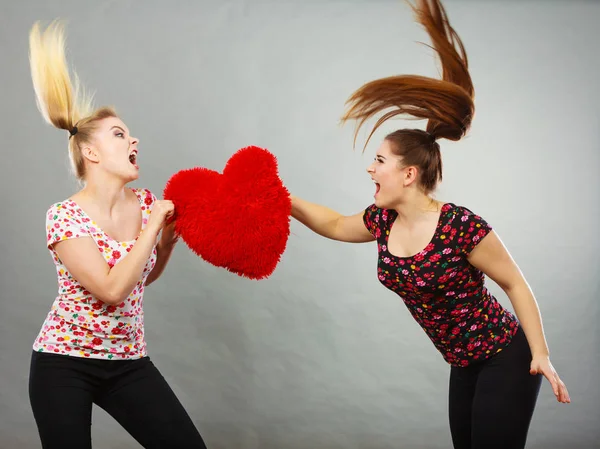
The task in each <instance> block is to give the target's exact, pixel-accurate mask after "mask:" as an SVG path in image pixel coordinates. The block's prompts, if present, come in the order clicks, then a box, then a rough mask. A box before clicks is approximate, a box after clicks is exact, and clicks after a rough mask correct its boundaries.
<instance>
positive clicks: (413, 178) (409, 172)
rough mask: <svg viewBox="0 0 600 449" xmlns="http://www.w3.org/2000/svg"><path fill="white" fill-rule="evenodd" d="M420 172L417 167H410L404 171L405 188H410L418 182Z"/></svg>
mask: <svg viewBox="0 0 600 449" xmlns="http://www.w3.org/2000/svg"><path fill="white" fill-rule="evenodd" d="M418 174H419V171H418V170H417V167H414V166H410V167H406V168H405V169H404V187H409V186H410V185H412V184H414V183H415V182H417V176H418Z"/></svg>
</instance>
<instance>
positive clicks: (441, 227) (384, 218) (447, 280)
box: [363, 203, 518, 366]
mask: <svg viewBox="0 0 600 449" xmlns="http://www.w3.org/2000/svg"><path fill="white" fill-rule="evenodd" d="M397 216H398V213H397V212H396V211H395V210H389V209H380V208H377V207H376V206H375V205H371V206H369V207H368V208H367V209H366V210H365V212H364V215H363V221H364V223H365V226H366V227H367V229H368V230H369V232H370V233H371V234H373V236H374V237H376V239H377V246H378V251H379V258H378V262H377V276H378V278H379V281H380V282H381V283H382V284H383V285H384V286H385V287H387V288H388V289H390V290H392V291H393V292H395V293H397V294H398V295H399V296H400V297H401V298H402V299H403V300H404V303H405V304H406V306H407V307H408V310H409V311H410V313H411V314H412V316H413V317H414V319H415V320H417V322H418V323H419V324H420V325H421V327H422V328H423V330H424V331H425V332H426V333H427V335H428V336H429V338H430V339H431V341H432V342H433V344H434V345H435V347H436V348H437V349H438V351H440V353H441V354H442V356H443V357H444V359H445V360H446V361H447V362H448V363H449V364H451V365H455V366H467V365H469V364H471V363H473V362H474V361H477V360H484V359H487V358H488V357H491V356H492V355H493V354H495V353H497V352H499V351H501V350H502V349H503V348H505V347H506V346H508V344H509V343H510V341H511V339H512V337H513V335H514V334H515V333H516V331H517V328H518V322H517V319H516V317H515V316H514V315H513V314H512V313H510V311H508V310H506V309H504V308H503V307H502V306H501V305H500V304H499V303H498V301H497V300H496V298H495V297H494V296H493V295H492V294H491V293H490V292H489V291H488V289H487V288H486V287H485V286H484V278H485V275H484V274H483V273H482V272H481V271H480V270H478V269H476V268H475V267H474V266H473V265H471V264H470V263H469V262H468V260H467V256H468V254H469V253H470V252H471V251H472V250H473V248H475V246H476V245H477V243H478V242H480V241H481V239H482V238H483V237H485V236H486V235H487V234H488V233H489V232H490V231H491V230H492V227H491V226H490V225H489V224H488V223H487V222H486V221H485V220H484V219H483V218H481V217H480V216H478V215H476V214H474V213H473V212H471V211H470V210H468V209H467V208H465V207H461V206H456V205H455V204H452V203H446V204H444V205H443V206H442V211H441V214H440V218H439V221H438V224H437V227H436V231H435V234H434V236H433V238H432V239H431V241H430V242H429V244H428V245H427V246H426V247H425V248H424V249H423V250H421V251H420V252H419V253H418V254H416V255H414V256H411V257H396V256H394V255H392V254H390V253H389V252H388V248H387V242H388V237H389V234H390V229H391V227H392V224H393V223H394V220H395V219H396V217H397Z"/></svg>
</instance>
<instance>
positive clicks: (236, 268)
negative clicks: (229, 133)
mask: <svg viewBox="0 0 600 449" xmlns="http://www.w3.org/2000/svg"><path fill="white" fill-rule="evenodd" d="M164 198H165V199H168V200H171V201H173V203H174V204H175V220H176V221H175V230H176V232H177V233H178V234H179V235H180V236H181V238H182V240H183V241H184V242H185V243H186V245H187V246H188V247H189V248H190V249H191V250H192V251H193V252H194V253H195V254H197V255H198V256H200V257H201V258H202V259H204V260H205V261H206V262H208V263H210V264H212V265H215V266H217V267H221V268H225V269H227V270H229V271H230V272H232V273H235V274H237V275H239V276H243V277H246V278H249V279H264V278H267V277H269V276H270V275H271V274H272V273H273V272H274V271H275V268H276V267H277V265H278V263H279V261H280V260H281V256H282V254H283V252H284V251H285V249H286V246H287V241H288V238H289V235H290V216H291V209H292V203H291V199H290V194H289V192H288V190H287V189H286V188H285V186H284V185H283V183H282V181H281V179H280V178H279V174H278V166H277V159H276V157H275V156H274V155H273V154H272V153H270V152H269V151H267V150H265V149H263V148H259V147H256V146H249V147H245V148H242V149H240V150H238V151H237V152H236V153H235V154H233V156H231V158H230V159H229V160H228V161H227V163H226V165H225V168H224V169H223V173H222V174H221V173H218V172H217V171H214V170H210V169H208V168H204V167H194V168H190V169H184V170H180V171H179V172H177V173H175V174H174V175H173V176H171V178H170V179H169V180H168V181H167V184H166V186H165V189H164Z"/></svg>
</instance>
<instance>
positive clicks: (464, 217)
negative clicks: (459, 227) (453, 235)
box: [460, 215, 469, 221]
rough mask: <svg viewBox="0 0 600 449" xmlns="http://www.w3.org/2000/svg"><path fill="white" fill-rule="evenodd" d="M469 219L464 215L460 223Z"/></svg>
mask: <svg viewBox="0 0 600 449" xmlns="http://www.w3.org/2000/svg"><path fill="white" fill-rule="evenodd" d="M468 219H469V217H468V216H466V215H463V216H462V217H460V221H467V220H468Z"/></svg>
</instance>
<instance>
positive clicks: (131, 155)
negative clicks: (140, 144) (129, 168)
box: [129, 150, 138, 167]
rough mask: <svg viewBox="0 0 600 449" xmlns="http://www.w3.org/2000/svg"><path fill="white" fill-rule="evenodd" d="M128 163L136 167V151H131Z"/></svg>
mask: <svg viewBox="0 0 600 449" xmlns="http://www.w3.org/2000/svg"><path fill="white" fill-rule="evenodd" d="M129 162H130V163H131V164H133V165H135V166H136V167H137V166H138V165H137V150H133V151H132V152H131V154H130V155H129Z"/></svg>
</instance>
